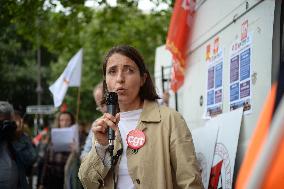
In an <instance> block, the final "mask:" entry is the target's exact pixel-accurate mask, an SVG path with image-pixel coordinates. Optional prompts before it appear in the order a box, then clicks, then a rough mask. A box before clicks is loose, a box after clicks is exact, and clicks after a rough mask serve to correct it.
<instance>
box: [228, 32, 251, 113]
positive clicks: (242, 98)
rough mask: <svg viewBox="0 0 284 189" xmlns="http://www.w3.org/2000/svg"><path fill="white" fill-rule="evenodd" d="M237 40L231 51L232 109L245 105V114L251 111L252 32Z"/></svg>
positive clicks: (230, 88)
mask: <svg viewBox="0 0 284 189" xmlns="http://www.w3.org/2000/svg"><path fill="white" fill-rule="evenodd" d="M242 36H246V37H245V38H244V37H243V39H240V40H237V41H235V42H234V43H233V44H232V45H231V51H230V55H229V57H230V60H229V63H230V78H229V81H230V87H229V90H230V93H229V94H230V96H229V98H230V111H232V110H235V109H238V108H239V107H243V110H244V112H245V114H248V113H251V112H252V108H251V97H252V89H251V54H252V52H251V51H252V48H251V46H252V45H251V44H252V34H251V33H250V34H248V35H242Z"/></svg>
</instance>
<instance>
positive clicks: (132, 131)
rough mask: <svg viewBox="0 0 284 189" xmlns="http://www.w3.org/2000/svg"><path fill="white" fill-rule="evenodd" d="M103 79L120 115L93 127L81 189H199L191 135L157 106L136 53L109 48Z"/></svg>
mask: <svg viewBox="0 0 284 189" xmlns="http://www.w3.org/2000/svg"><path fill="white" fill-rule="evenodd" d="M103 74H104V84H105V88H106V89H105V92H106V94H109V92H112V93H116V94H117V102H118V107H117V110H118V109H119V113H116V114H114V113H113V112H112V113H111V112H108V113H105V114H104V115H103V116H102V117H101V118H99V119H97V120H96V121H95V122H94V123H93V125H92V131H93V133H94V138H93V145H92V150H91V151H90V152H89V153H88V155H86V156H85V158H84V159H83V160H82V163H81V166H80V170H79V178H80V180H81V182H82V184H83V186H84V188H86V189H91V188H110V189H112V188H118V189H133V188H143V189H172V188H203V185H202V182H201V177H200V173H199V168H198V164H197V160H196V155H195V150H194V145H193V141H192V137H191V133H190V131H189V129H188V127H187V125H186V123H185V121H184V119H183V118H182V116H181V115H180V114H179V113H178V112H176V111H175V110H172V109H170V108H168V107H165V106H160V105H159V104H158V103H157V101H156V100H157V99H158V98H159V97H158V95H157V93H156V90H155V87H154V84H153V82H152V80H151V77H150V74H149V71H148V70H147V68H146V66H145V63H144V61H143V58H142V56H141V55H140V54H139V53H138V51H137V50H136V49H135V48H133V47H130V46H127V45H121V46H116V47H113V48H112V49H111V50H110V51H109V52H108V53H107V55H106V57H105V61H104V63H103ZM105 96H108V95H105ZM109 129H112V130H113V131H114V132H115V138H114V139H112V140H113V141H112V140H111V141H109V137H108V136H109V132H108V130H109ZM112 144H113V146H112Z"/></svg>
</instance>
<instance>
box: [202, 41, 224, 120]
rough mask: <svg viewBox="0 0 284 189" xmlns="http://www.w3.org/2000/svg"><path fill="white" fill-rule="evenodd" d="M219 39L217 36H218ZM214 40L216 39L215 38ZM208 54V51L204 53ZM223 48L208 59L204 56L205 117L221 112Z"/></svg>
mask: <svg viewBox="0 0 284 189" xmlns="http://www.w3.org/2000/svg"><path fill="white" fill-rule="evenodd" d="M218 39H219V38H218ZM215 41H216V40H215ZM206 54H208V53H206ZM223 62H224V58H223V50H222V49H220V48H219V49H218V52H217V51H215V47H214V53H213V56H212V57H210V58H209V59H207V58H206V64H207V65H208V68H207V79H206V82H207V86H206V89H207V90H206V94H205V96H206V106H205V117H206V118H210V117H213V116H216V115H218V114H221V113H222V112H223Z"/></svg>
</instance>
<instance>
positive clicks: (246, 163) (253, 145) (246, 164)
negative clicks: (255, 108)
mask: <svg viewBox="0 0 284 189" xmlns="http://www.w3.org/2000/svg"><path fill="white" fill-rule="evenodd" d="M276 88H277V84H276V83H274V84H273V85H272V87H271V91H270V94H269V96H268V97H267V99H266V103H265V105H264V107H263V110H262V113H261V114H260V117H259V120H258V123H257V126H256V129H255V131H254V134H253V137H252V139H251V142H250V145H249V147H248V149H247V152H246V154H245V158H244V160H243V163H242V166H241V168H240V171H239V174H238V178H237V182H236V189H245V188H246V184H247V181H248V179H249V177H250V175H251V170H252V169H253V167H254V163H255V160H256V158H257V157H258V154H259V152H260V150H261V148H262V146H263V144H264V142H265V140H266V137H267V135H268V133H269V127H270V122H271V119H272V114H273V108H274V103H275V96H276ZM282 168H283V167H282Z"/></svg>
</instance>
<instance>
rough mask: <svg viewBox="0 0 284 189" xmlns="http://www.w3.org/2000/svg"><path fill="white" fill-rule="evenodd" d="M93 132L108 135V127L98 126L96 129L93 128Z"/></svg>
mask: <svg viewBox="0 0 284 189" xmlns="http://www.w3.org/2000/svg"><path fill="white" fill-rule="evenodd" d="M92 131H93V132H95V133H96V132H101V133H106V127H103V126H100V125H98V126H96V127H93V128H92Z"/></svg>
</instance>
